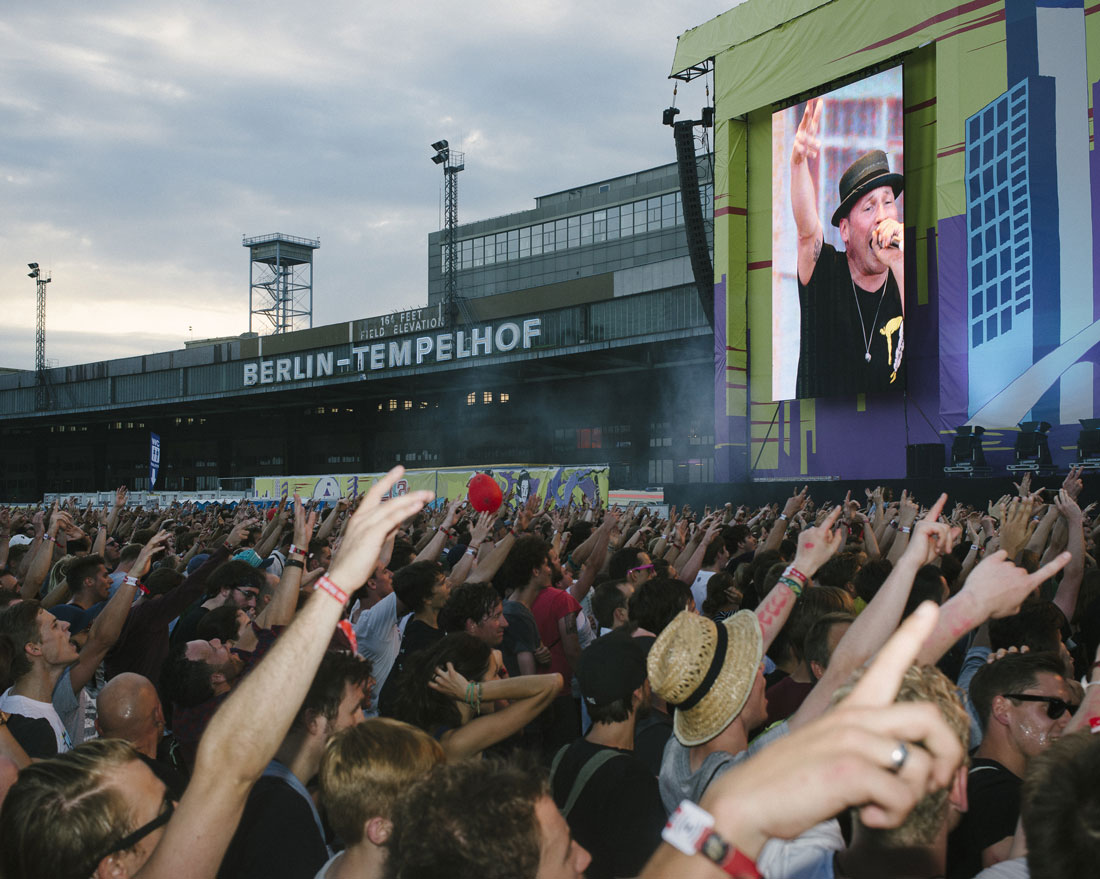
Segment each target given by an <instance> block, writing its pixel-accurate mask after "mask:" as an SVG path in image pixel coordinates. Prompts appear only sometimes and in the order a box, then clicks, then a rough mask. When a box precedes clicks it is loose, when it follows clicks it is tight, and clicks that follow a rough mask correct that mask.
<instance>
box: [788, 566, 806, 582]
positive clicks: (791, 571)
mask: <svg viewBox="0 0 1100 879" xmlns="http://www.w3.org/2000/svg"><path fill="white" fill-rule="evenodd" d="M783 576H784V577H794V578H795V579H796V580H798V581H799V582H800V583H802V585H806V583H807V582H809V579H810V578H809V577H807V576H806V575H805V574H803V573H802V572H801V571H800V570H798V568H796V567H795V566H794V565H787V570H785V571H784V572H783Z"/></svg>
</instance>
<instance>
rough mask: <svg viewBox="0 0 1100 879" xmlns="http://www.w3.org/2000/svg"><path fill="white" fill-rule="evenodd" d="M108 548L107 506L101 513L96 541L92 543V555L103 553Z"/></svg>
mask: <svg viewBox="0 0 1100 879" xmlns="http://www.w3.org/2000/svg"><path fill="white" fill-rule="evenodd" d="M106 548H107V508H106V507H104V508H103V510H102V511H101V512H100V513H99V527H98V528H97V529H96V533H95V543H93V544H92V555H99V556H101V555H103V550H105V549H106Z"/></svg>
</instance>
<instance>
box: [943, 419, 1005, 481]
mask: <svg viewBox="0 0 1100 879" xmlns="http://www.w3.org/2000/svg"><path fill="white" fill-rule="evenodd" d="M983 433H985V428H984V427H982V426H981V425H977V424H975V425H969V424H961V425H959V426H958V427H956V428H955V439H954V441H953V442H952V443H951V466H950V467H944V468H943V472H944V473H955V474H957V475H959V476H988V475H989V474H990V473H992V472H993V470H992V468H991V467H990V466H989V465H988V464H986V463H985V450H984V449H983V448H982V434H983Z"/></svg>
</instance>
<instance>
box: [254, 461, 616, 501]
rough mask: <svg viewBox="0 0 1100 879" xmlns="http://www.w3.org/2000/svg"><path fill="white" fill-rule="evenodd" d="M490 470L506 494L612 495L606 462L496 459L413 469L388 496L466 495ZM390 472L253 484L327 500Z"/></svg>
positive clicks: (273, 494) (262, 493)
mask: <svg viewBox="0 0 1100 879" xmlns="http://www.w3.org/2000/svg"><path fill="white" fill-rule="evenodd" d="M486 472H487V473H490V474H491V475H492V476H493V478H494V479H495V480H496V481H497V482H498V483H499V485H500V487H501V491H502V492H503V493H504V494H508V492H514V493H515V496H516V497H518V498H520V499H524V500H525V499H526V498H527V497H528V496H529V495H530V494H534V495H535V496H537V497H538V498H539V499H540V500H542V501H545V500H546V497H547V495H549V496H550V497H551V498H552V499H553V501H554V505H555V506H558V507H564V506H566V505H567V504H568V503H569V500H570V499H572V500H573V502H574V503H575V504H580V503H582V502H583V500H584V499H585V498H587V499H588V500H589V502H592V503H594V502H596V501H597V500H600V499H603V500H606V499H607V497H608V469H607V467H606V466H595V467H592V466H581V467H571V466H543V467H534V466H525V465H522V464H505V465H494V466H492V467H484V468H482V467H479V468H476V469H475V468H465V467H463V468H456V469H447V470H408V471H406V472H405V475H404V476H403V477H402V478H401V479H400V480H398V482H397V484H396V485H394V487H393V488H392V489H390V491H389V492H388V493H387V495H386V496H387V497H391V496H399V495H403V494H407V493H408V492H410V491H420V490H428V491H434V492H435V495H436V498H438V499H439V500H443V499H448V500H450V499H453V498H456V497H459V496H465V494H466V486H467V485H469V483H470V480H471V479H472V478H473V477H474V474H476V473H486ZM384 475H385V474H384V473H382V472H378V473H353V474H347V473H345V474H331V475H327V476H258V477H256V479H255V481H254V485H253V492H254V496H255V498H256V499H257V500H270V501H278V500H279V499H281V498H288V499H289V498H291V497H293V496H294V495H295V494H298V495H299V496H300V497H301V498H302V499H303V500H307V499H312V500H314V501H322V502H325V503H326V504H331V503H335V502H336V501H337V500H339V499H340V498H342V497H344V498H349V499H355V498H356V497H358V496H359V495H361V494H366V492H367V491H369V490H370V487H371V485H373V484H374V482H375V481H376V480H378V479H380V478H382V476H384Z"/></svg>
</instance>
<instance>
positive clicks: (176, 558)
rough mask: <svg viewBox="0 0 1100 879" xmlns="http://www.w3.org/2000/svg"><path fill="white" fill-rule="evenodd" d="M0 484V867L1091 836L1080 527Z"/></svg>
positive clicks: (395, 474)
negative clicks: (144, 499)
mask: <svg viewBox="0 0 1100 879" xmlns="http://www.w3.org/2000/svg"><path fill="white" fill-rule="evenodd" d="M400 476H401V470H400V468H398V469H396V470H394V471H392V472H391V473H390V474H389V475H388V476H387V477H386V478H384V479H382V480H380V481H379V482H378V483H377V484H376V485H374V486H373V487H372V488H371V490H370V492H369V493H368V494H366V495H364V496H362V497H359V498H355V499H351V500H348V499H342V500H340V501H339V502H338V503H335V504H332V505H330V506H326V505H321V504H312V503H308V502H307V503H303V502H302V501H301V500H300V499H299V498H297V497H295V498H293V500H292V501H288V500H283V501H280V502H278V503H277V504H266V505H261V504H258V503H257V504H254V503H251V502H241V503H238V504H235V505H222V504H216V503H214V504H207V505H205V506H199V505H195V504H190V503H184V504H178V503H173V504H172V505H170V506H168V507H166V508H151V509H150V508H142V507H140V506H136V505H133V504H130V503H128V496H127V491H126V489H125V488H120V489H119V490H118V492H117V494H116V498H115V503H114V504H113V505H112V506H110V507H108V508H105V509H102V510H98V509H94V508H92V507H90V506H89V507H87V508H80V507H78V506H77V505H76V504H75V502H70V503H54V504H53V505H52V507H23V508H20V507H8V508H0V538H2V539H0V691H2V695H0V877H2V879H30V877H51V879H87V877H90V876H96V877H125V876H141V877H149V876H163V877H172V879H175V877H185V876H186V877H191V876H194V877H215V876H217V877H226V879H228V877H233V879H240V877H252V876H254V877H290V879H297V877H301V879H312V877H314V876H316V877H327V879H347V877H384V876H385V877H391V879H420V877H442V876H449V877H458V879H496V877H500V879H504V877H521V879H536V877H537V879H551V877H567V876H568V877H577V876H581V875H587V876H588V877H590V879H601V877H633V876H644V877H672V876H675V877H694V876H699V877H707V876H718V875H721V874H722V871H724V872H725V874H727V875H731V876H737V877H757V876H764V877H767V879H811V877H813V879H817V877H830V876H838V877H852V879H861V877H952V879H953V877H959V879H972V877H978V876H980V877H982V879H995V877H1001V879H1012V877H1024V876H1031V877H1035V879H1043V877H1068V876H1088V875H1095V874H1096V872H1097V864H1100V794H1098V793H1097V790H1100V785H1098V784H1097V783H1096V782H1097V781H1100V736H1096V735H1092V734H1093V733H1096V732H1100V688H1098V687H1097V685H1098V684H1100V566H1098V564H1097V560H1098V559H1100V555H1098V554H1097V548H1098V547H1097V538H1098V537H1100V520H1098V521H1095V522H1094V521H1093V520H1092V518H1091V517H1090V514H1091V512H1092V507H1091V506H1089V507H1086V508H1085V509H1082V507H1081V505H1080V503H1079V498H1080V496H1081V493H1082V489H1083V481H1082V474H1081V473H1080V472H1079V471H1076V470H1071V471H1070V473H1069V475H1068V476H1067V477H1066V478H1065V480H1064V482H1062V483H1061V485H1060V486H1053V487H1050V488H1047V489H1042V488H1036V489H1035V490H1032V486H1031V485H1030V483H1029V480H1028V478H1026V477H1025V480H1024V481H1023V482H1022V483H1021V484H1020V485H1019V486H1017V492H1016V494H1015V496H1012V497H1009V496H1004V497H1001V498H998V499H991V500H990V501H989V503H988V505H987V506H986V507H985V508H984V509H974V508H971V507H969V506H966V505H961V504H955V505H949V504H948V499H947V497H946V495H941V496H940V497H938V498H921V499H920V500H918V499H917V498H914V497H910V496H909V495H908V494H907V493H905V492H903V493H902V494H901V496H900V497H898V498H896V499H895V498H894V497H893V496H892V494H891V492H890V491H888V490H885V489H883V488H874V489H871V488H869V489H868V490H867V491H866V496H865V497H863V498H859V499H853V498H852V497H851V496H850V495H849V496H848V497H846V498H845V499H844V500H843V501H842V502H839V503H820V504H815V503H814V501H813V499H812V498H810V497H809V496H808V494H807V492H806V490H805V489H804V490H802V491H801V492H798V493H796V494H794V495H793V496H791V497H789V498H786V499H785V501H784V502H782V503H781V504H779V503H777V504H770V505H766V506H763V507H759V508H749V507H744V506H740V507H739V506H736V504H735V503H729V504H726V505H725V506H723V507H720V508H717V509H713V510H712V509H709V508H707V509H704V510H701V511H700V510H692V509H690V508H687V507H685V508H683V509H679V510H677V509H676V508H671V509H669V510H668V512H667V514H664V515H661V514H658V513H657V512H654V511H651V510H649V509H646V508H641V507H630V508H628V509H622V508H616V507H611V508H609V507H607V506H605V505H604V504H602V503H600V502H599V500H598V499H596V500H595V501H589V500H587V499H586V500H583V501H580V502H577V503H575V504H571V505H570V506H569V507H568V508H566V509H561V508H556V507H552V506H550V505H548V504H543V503H541V502H540V501H539V499H538V498H537V497H535V496H532V497H531V498H530V499H529V500H527V501H526V502H525V503H521V502H520V501H519V500H518V499H514V498H511V497H508V496H506V497H505V499H504V502H503V503H502V505H501V507H500V508H499V510H497V511H495V512H480V513H479V512H477V511H475V510H474V509H472V508H471V507H470V506H469V505H468V504H466V503H465V502H464V499H463V498H455V499H444V500H440V501H436V502H434V503H433V498H432V497H431V495H430V493H428V492H420V491H414V492H410V493H407V494H403V495H397V496H393V497H390V496H389V493H390V490H391V488H392V487H393V486H394V484H395V483H396V481H397V480H398V479H399V478H400Z"/></svg>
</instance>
